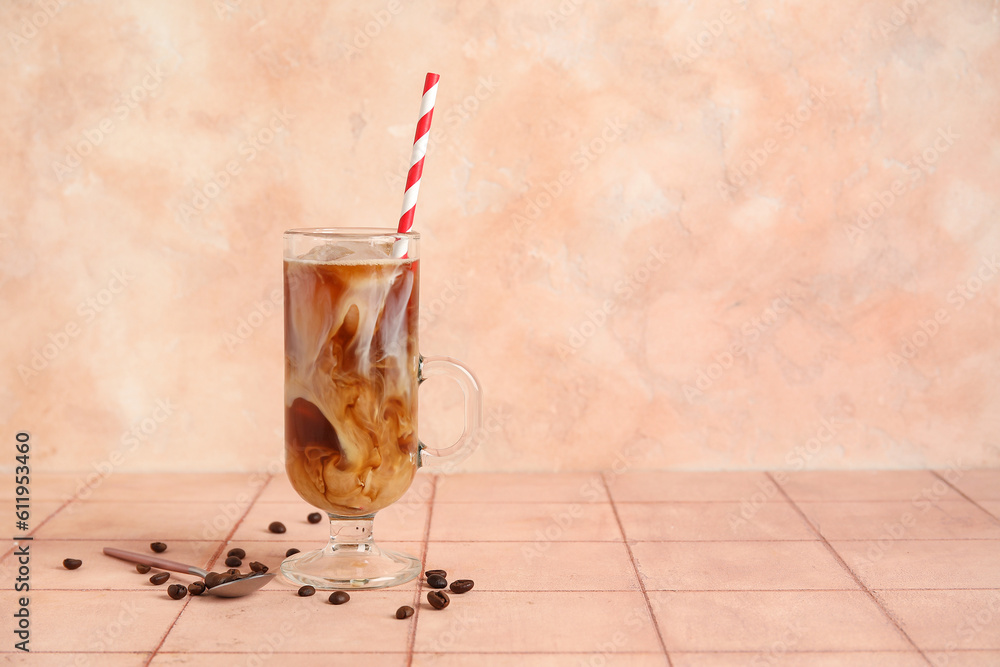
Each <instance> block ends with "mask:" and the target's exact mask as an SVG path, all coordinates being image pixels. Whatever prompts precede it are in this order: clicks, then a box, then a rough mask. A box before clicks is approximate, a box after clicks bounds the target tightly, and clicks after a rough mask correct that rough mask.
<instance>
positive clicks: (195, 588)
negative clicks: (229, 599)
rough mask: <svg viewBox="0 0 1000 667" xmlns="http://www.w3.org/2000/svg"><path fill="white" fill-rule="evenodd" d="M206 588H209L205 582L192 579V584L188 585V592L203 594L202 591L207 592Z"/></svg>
mask: <svg viewBox="0 0 1000 667" xmlns="http://www.w3.org/2000/svg"><path fill="white" fill-rule="evenodd" d="M206 588H208V586H206V585H205V582H203V581H192V582H191V584H190V585H189V586H188V593H190V594H191V595H201V594H202V593H204V592H205V589H206Z"/></svg>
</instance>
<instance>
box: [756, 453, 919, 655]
mask: <svg viewBox="0 0 1000 667" xmlns="http://www.w3.org/2000/svg"><path fill="white" fill-rule="evenodd" d="M764 474H765V475H766V476H767V478H768V479H769V480H771V482H772V483H773V484H774V486H775V488H777V489H778V492H779V493H781V495H782V496H784V498H785V500H787V501H788V503H789V504H790V505H791V506H792V509H794V510H795V511H796V512H797V513H798V515H799V516H800V517H802V520H803V521H805V522H806V525H808V526H809V529H810V530H812V531H813V532H814V533H815V534H816V536H817V537H818V538H819V539H820V541H821V542H822V543H823V546H824V547H826V549H827V551H829V552H830V555H832V556H833V557H834V558H835V559H836V561H837V562H838V563H840V565H841V567H843V568H844V570H846V571H847V574H849V575H850V576H851V578H852V579H854V582H855V583H856V584H857V585H858V586H859V587H860V588H861V590H862V591H864V593H865V594H867V595H868V597H869V598H870V599H871V601H872V602H873V603H874V604H875V606H876V607H878V609H879V611H881V612H882V615H883V616H885V617H886V618H887V619H889V622H890V623H892V625H893V626H894V627H895V628H896V630H898V631H899V633H900V634H901V635H903V638H904V639H906V641H907V642H909V644H910V646H912V647H913V648H914V650H916V651H917V653H919V654H920V657H921V658H923V659H924V662H926V663H927V664H928V665H933V664H934V663H932V662H931V660H930V658H928V657H927V655H926V654H925V653H924V651H923V649H922V648H920V647H919V646H917V643H916V642H915V641H913V638H912V637H910V635H909V634H907V632H906V630H904V629H903V626H902V624H901V623H900V622H899V621H898V620H897V619H896V617H895V616H893V615H892V614H891V613H889V610H888V609H887V608H886V607H885V605H883V604H882V602H881V601H880V600H879V599H878V598H877V597H876V596H875V594H874V593H873V592H872V590H871V589H870V588H868V586H866V585H865V583H864V582H863V581H861V577H859V576H858V575H857V574H856V573H855V572H854V570H852V569H851V567H850V566H849V565H848V564H847V561H845V560H844V559H843V557H841V555H840V554H839V553H838V552H837V550H836V549H834V548H833V545H832V544H830V542H829V541H828V540H827V539H826V537H824V536H823V534H822V533H821V532H819V529H818V528H817V527H816V526H814V525H813V522H812V521H810V520H809V517H808V516H806V513H805V512H803V511H802V508H800V507H799V506H798V504H796V502H795V501H794V500H792V498H791V496H789V495H788V493H787V492H785V488H784V487H783V486H781V484H779V483H778V480H776V479H775V478H774V476H773V475H772V474H771V473H770V472H765V473H764Z"/></svg>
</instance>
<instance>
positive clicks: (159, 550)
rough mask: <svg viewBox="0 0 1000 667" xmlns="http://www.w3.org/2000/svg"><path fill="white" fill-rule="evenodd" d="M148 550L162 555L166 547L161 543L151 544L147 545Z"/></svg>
mask: <svg viewBox="0 0 1000 667" xmlns="http://www.w3.org/2000/svg"><path fill="white" fill-rule="evenodd" d="M149 548H150V549H152V550H153V551H155V552H156V553H158V554H162V553H163V552H164V551H166V550H167V545H166V544H164V543H163V542H153V543H152V544H150V545H149Z"/></svg>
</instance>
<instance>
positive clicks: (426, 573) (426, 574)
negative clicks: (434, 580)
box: [424, 570, 448, 577]
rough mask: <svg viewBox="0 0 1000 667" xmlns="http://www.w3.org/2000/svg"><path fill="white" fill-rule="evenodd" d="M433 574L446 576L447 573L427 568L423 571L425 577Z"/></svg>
mask: <svg viewBox="0 0 1000 667" xmlns="http://www.w3.org/2000/svg"><path fill="white" fill-rule="evenodd" d="M435 574H436V575H438V576H439V577H447V576H448V573H447V572H445V571H444V570H427V571H426V572H424V576H425V577H430V576H433V575H435Z"/></svg>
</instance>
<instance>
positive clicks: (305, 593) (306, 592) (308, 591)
mask: <svg viewBox="0 0 1000 667" xmlns="http://www.w3.org/2000/svg"><path fill="white" fill-rule="evenodd" d="M310 595H316V589H315V588H313V587H312V586H303V587H302V588H300V589H299V597H300V598H307V597H309V596H310Z"/></svg>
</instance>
